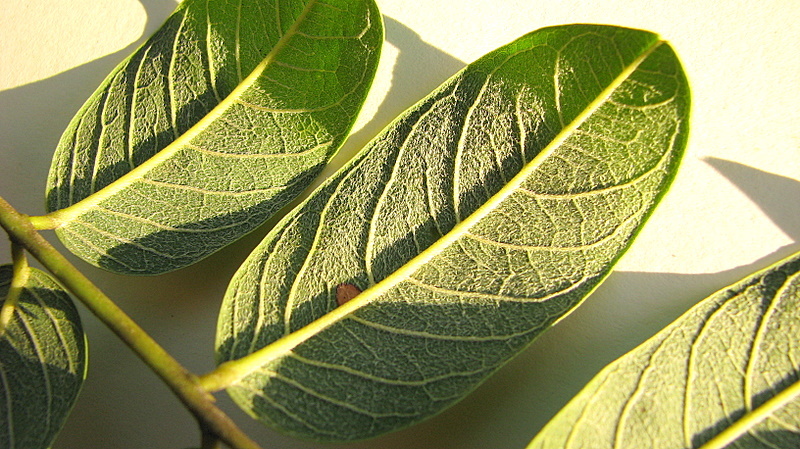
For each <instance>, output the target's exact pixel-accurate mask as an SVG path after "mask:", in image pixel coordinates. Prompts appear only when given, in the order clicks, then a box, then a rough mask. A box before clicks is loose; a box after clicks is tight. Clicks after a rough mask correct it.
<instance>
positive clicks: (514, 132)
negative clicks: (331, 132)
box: [217, 25, 688, 440]
mask: <svg viewBox="0 0 800 449" xmlns="http://www.w3.org/2000/svg"><path fill="white" fill-rule="evenodd" d="M687 89H688V88H687V85H686V81H685V79H684V76H683V72H682V70H681V67H680V64H679V62H678V60H677V58H676V57H675V55H674V53H673V51H672V49H671V48H670V47H669V45H667V44H666V43H664V42H662V41H660V40H659V39H658V37H657V36H656V35H654V34H652V33H648V32H645V31H638V30H631V29H624V28H617V27H606V26H594V25H572V26H564V27H555V28H546V29H542V30H539V31H537V32H534V33H531V34H529V35H527V36H524V37H522V38H520V39H519V40H517V41H515V42H513V43H511V44H509V45H507V46H504V47H502V48H500V49H498V50H496V51H493V52H491V53H489V54H488V55H486V56H485V57H483V58H481V59H479V60H478V61H476V62H474V63H473V64H470V65H469V66H468V67H467V68H465V69H464V70H463V71H462V72H460V73H458V74H457V75H456V76H454V77H453V78H452V79H450V80H449V81H448V82H446V83H445V84H444V85H443V86H441V87H440V88H439V89H438V90H437V91H435V92H434V93H433V94H431V95H430V96H429V97H428V98H426V99H424V100H423V101H421V102H420V103H419V104H417V105H416V106H414V107H413V108H411V109H410V110H409V111H407V112H406V113H405V114H404V115H403V116H402V117H400V118H399V119H398V120H397V121H396V122H395V123H393V124H392V125H391V126H390V127H389V128H388V129H387V130H385V131H384V132H383V133H382V134H381V135H380V136H379V137H378V138H376V140H374V141H373V142H372V143H371V144H370V145H369V146H368V147H367V148H365V149H364V150H363V151H362V152H361V153H359V155H357V156H356V157H355V158H354V160H353V161H351V163H350V164H348V166H346V167H344V168H343V169H342V170H340V171H339V172H338V173H337V174H335V175H334V176H332V177H331V179H329V180H328V181H327V182H326V183H325V184H324V185H323V186H321V187H320V188H319V189H318V190H317V191H316V192H315V193H314V194H312V195H311V196H310V197H309V199H308V200H307V201H306V202H305V203H304V204H303V205H301V206H300V207H298V208H297V209H296V210H295V211H294V212H293V213H292V214H290V215H288V216H287V217H286V218H285V219H284V220H283V221H282V222H281V223H280V224H279V225H278V226H277V227H276V228H275V229H273V231H272V232H271V233H270V235H268V236H267V237H266V239H265V240H264V242H262V244H261V245H260V246H259V247H258V248H257V249H256V251H255V252H254V253H253V254H252V255H251V257H250V258H249V259H248V260H247V261H246V263H245V264H244V265H243V266H242V267H241V269H240V270H239V271H238V273H237V274H236V276H235V278H234V279H233V281H232V283H231V285H230V287H229V290H228V293H227V295H226V298H225V301H224V304H223V310H222V313H221V316H220V321H219V327H218V334H217V351H218V358H219V361H220V362H224V361H231V360H236V359H239V360H236V361H234V362H230V363H227V364H225V366H223V367H221V368H220V369H221V371H226V372H228V373H232V376H233V377H231V379H234V378H236V377H237V376H244V375H246V374H248V373H251V374H250V375H249V376H246V377H244V378H242V379H239V380H238V382H236V383H235V384H234V385H232V386H231V388H229V390H228V391H229V392H230V394H231V395H232V396H233V398H234V399H235V400H236V401H237V402H238V403H239V405H240V406H242V407H243V408H244V409H245V410H246V411H248V412H249V413H251V414H252V415H254V416H256V417H257V418H259V419H261V420H262V421H264V422H266V423H268V424H270V425H274V426H276V427H279V428H281V429H283V430H284V431H286V432H289V433H294V434H298V435H302V436H305V437H310V438H316V439H322V440H352V439H360V438H366V437H370V436H374V435H376V434H379V433H382V432H386V431H390V430H393V429H397V428H400V427H404V426H407V425H410V424H412V423H414V422H416V421H419V420H421V419H423V418H425V417H428V416H431V415H433V414H435V413H438V412H440V411H441V410H442V409H444V408H445V407H447V406H449V405H451V404H453V403H454V402H456V401H458V400H459V399H460V398H462V397H463V396H464V395H465V394H466V393H468V392H469V391H470V390H472V389H473V388H475V387H476V385H477V384H478V383H480V382H481V381H483V380H484V379H486V377H487V376H489V375H490V374H491V373H492V372H494V371H495V370H496V369H498V367H499V366H500V365H502V364H503V363H504V362H506V361H507V360H508V359H509V358H510V357H512V356H513V355H514V354H516V353H517V352H519V351H520V350H521V349H522V348H524V347H525V346H526V345H527V344H528V343H530V342H531V340H532V339H533V338H535V337H536V336H537V335H539V334H540V333H541V332H543V331H544V330H546V329H547V328H548V327H550V326H551V325H552V324H553V323H554V322H555V321H557V320H558V319H559V318H560V317H562V316H563V315H564V314H566V313H568V312H569V311H570V310H571V309H573V308H574V307H575V306H576V305H577V304H578V303H580V301H581V300H582V299H583V298H584V297H585V296H586V295H588V294H589V292H591V291H592V289H594V288H595V287H596V286H597V285H598V283H599V282H600V281H601V280H602V279H603V278H604V277H605V276H606V274H607V273H608V272H609V270H610V269H611V267H612V265H613V264H614V262H615V261H616V260H617V259H618V258H619V257H620V255H621V254H622V252H623V251H624V250H625V249H626V248H627V246H628V244H629V241H630V239H631V238H632V237H633V236H634V234H636V232H637V230H638V229H639V227H640V225H641V224H642V222H643V221H644V220H645V218H646V217H647V216H648V215H649V213H650V211H651V210H652V209H653V207H654V205H655V204H656V202H657V201H658V199H659V198H660V196H661V195H662V194H663V192H664V191H665V189H666V188H667V185H668V184H669V182H670V180H671V179H672V177H673V175H674V172H675V170H676V167H677V163H678V159H679V158H680V155H681V153H682V150H683V146H684V140H685V131H686V117H687V114H688V90H687ZM342 284H350V285H352V286H354V287H355V288H353V289H350V290H352V292H353V293H354V294H356V295H355V296H354V295H347V296H348V299H349V300H347V301H341V302H342V303H343V304H342V305H341V306H339V305H338V302H337V292H338V291H339V290H340V288H339V286H340V285H342ZM358 290H363V291H362V292H360V293H358ZM338 296H340V299H341V296H342V295H338ZM353 296H354V297H353ZM251 353H252V354H251ZM248 354H250V355H248ZM240 358H241V359H240Z"/></svg>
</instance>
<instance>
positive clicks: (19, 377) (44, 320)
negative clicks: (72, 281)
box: [0, 265, 86, 449]
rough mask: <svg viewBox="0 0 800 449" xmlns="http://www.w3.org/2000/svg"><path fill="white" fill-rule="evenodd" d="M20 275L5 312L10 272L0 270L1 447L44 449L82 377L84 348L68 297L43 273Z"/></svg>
mask: <svg viewBox="0 0 800 449" xmlns="http://www.w3.org/2000/svg"><path fill="white" fill-rule="evenodd" d="M23 275H24V276H25V277H26V279H24V280H22V281H20V283H21V285H20V287H21V290H20V291H19V292H18V295H17V296H16V298H15V299H14V300H13V302H14V305H13V306H10V305H9V304H6V301H8V300H7V299H6V298H8V296H9V295H8V294H9V291H10V290H11V281H12V268H11V266H10V265H3V266H0V298H2V299H3V305H4V306H6V307H4V310H3V311H4V312H6V311H8V312H11V313H10V314H8V315H6V313H3V316H4V318H7V319H8V321H7V322H4V323H3V325H2V328H3V330H2V335H0V447H6V448H20V449H38V448H41V449H44V448H48V447H50V445H51V444H52V442H53V439H54V438H55V437H56V434H57V433H58V432H59V430H61V427H62V425H63V424H64V421H65V420H66V418H67V415H68V414H69V412H70V410H72V406H73V405H74V403H75V400H76V399H77V396H78V392H79V391H80V388H81V385H82V384H83V380H84V378H85V377H86V342H85V337H84V334H83V328H82V327H81V320H80V317H79V316H78V311H77V310H76V309H75V306H74V305H73V303H72V300H71V299H70V297H69V295H68V294H67V293H66V292H65V291H64V290H63V289H62V288H61V287H60V286H59V285H58V284H57V283H56V282H55V281H54V280H53V279H52V278H51V277H50V276H49V275H47V274H46V273H44V272H42V271H39V270H37V269H34V268H26V273H24V274H23ZM9 306H10V307H9ZM3 321H5V319H4V320H3Z"/></svg>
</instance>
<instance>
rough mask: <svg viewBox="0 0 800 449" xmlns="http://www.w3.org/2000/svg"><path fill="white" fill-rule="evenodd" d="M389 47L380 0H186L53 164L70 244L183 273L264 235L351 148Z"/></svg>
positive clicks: (78, 125) (126, 265)
mask: <svg viewBox="0 0 800 449" xmlns="http://www.w3.org/2000/svg"><path fill="white" fill-rule="evenodd" d="M382 39H383V25H382V19H381V17H380V13H379V12H378V9H377V7H376V5H375V3H374V2H373V1H372V0H242V1H235V2H233V1H227V0H218V1H206V0H186V1H184V2H182V3H181V4H180V5H179V6H178V8H177V10H176V11H175V12H174V13H173V14H172V15H171V16H170V17H169V18H168V19H167V21H166V23H165V24H164V25H163V26H162V28H161V29H160V30H159V31H158V32H156V33H155V35H153V36H152V37H151V38H150V39H149V40H148V41H147V42H146V43H145V44H144V45H143V46H142V47H141V48H139V49H138V50H137V51H136V52H135V53H134V54H133V55H131V56H130V57H129V58H128V59H126V60H125V61H123V62H122V63H121V64H120V65H119V66H118V67H117V68H116V69H115V70H114V71H113V72H112V73H111V74H110V75H109V76H108V78H106V80H105V81H104V82H103V84H102V85H101V86H100V87H99V88H98V90H97V91H96V92H95V93H94V94H93V95H92V97H91V98H90V99H89V100H88V101H87V103H86V104H85V105H84V106H83V108H82V109H81V110H80V111H79V113H78V114H77V115H76V116H75V118H74V119H73V120H72V122H71V123H70V125H69V127H68V129H67V130H66V131H65V133H64V135H63V136H62V138H61V141H60V143H59V145H58V148H57V150H56V153H55V156H54V158H53V162H52V167H51V170H50V175H49V179H48V186H47V204H48V210H49V211H51V212H52V213H51V214H50V216H51V217H52V218H53V219H54V220H55V221H56V223H57V225H58V229H57V232H58V235H59V237H60V238H61V240H62V242H63V243H64V244H65V245H66V246H67V247H68V248H69V249H70V250H71V251H72V252H73V253H75V254H76V255H78V256H80V257H81V258H83V259H85V260H87V261H89V262H91V263H93V264H95V265H97V266H100V267H103V268H106V269H109V270H111V271H115V272H120V273H126V274H157V273H163V272H166V271H170V270H174V269H177V268H181V267H184V266H186V265H189V264H191V263H194V262H196V261H197V260H199V259H202V258H203V257H206V256H207V255H209V254H211V253H213V252H214V251H216V250H218V249H219V248H221V247H223V246H225V245H226V244H228V243H230V242H232V241H234V240H236V239H237V238H239V237H241V236H242V235H244V234H245V233H247V232H249V231H251V230H253V229H254V228H255V227H257V226H259V225H260V224H262V223H263V222H264V221H265V220H266V219H268V218H269V217H270V216H271V215H272V214H273V213H274V212H276V211H277V210H278V209H280V208H281V207H282V206H284V205H285V204H287V203H288V202H289V201H290V200H291V199H292V198H294V197H295V196H296V195H297V194H299V193H300V192H301V191H302V190H303V189H304V188H305V187H306V186H307V185H308V184H309V183H310V182H311V180H313V178H314V177H315V176H316V175H317V174H318V173H319V171H320V170H321V168H322V167H323V166H324V165H325V164H326V163H327V161H328V160H329V158H330V157H331V156H332V155H333V154H334V153H335V152H336V150H337V149H338V148H339V146H340V145H341V143H342V142H343V140H344V139H345V137H346V136H347V133H348V132H349V130H350V128H351V127H352V125H353V123H354V121H355V119H356V116H357V114H358V112H359V110H360V108H361V105H362V104H363V101H364V98H365V96H366V93H367V90H368V88H369V86H370V84H371V82H372V78H373V75H374V72H375V69H376V67H377V62H378V56H379V50H380V46H381V43H382Z"/></svg>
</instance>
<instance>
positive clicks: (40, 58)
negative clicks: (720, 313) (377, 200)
mask: <svg viewBox="0 0 800 449" xmlns="http://www.w3.org/2000/svg"><path fill="white" fill-rule="evenodd" d="M701 4H702V6H701ZM378 5H379V7H380V8H381V10H382V12H383V14H384V15H385V16H384V17H385V21H386V39H387V42H386V44H385V46H384V51H383V57H382V60H381V64H380V67H379V72H378V75H377V78H376V80H375V83H374V87H373V91H372V92H371V94H370V97H369V100H368V103H367V105H366V106H365V108H364V111H363V113H362V115H361V118H360V120H359V123H358V124H357V125H356V128H355V132H354V134H353V136H352V137H351V139H350V141H348V143H347V144H346V145H345V147H344V149H343V150H342V151H341V152H340V154H339V156H337V158H336V160H335V163H334V164H333V165H334V166H335V165H338V164H341V162H343V161H344V160H346V159H347V158H348V157H350V156H351V155H352V154H353V153H354V152H355V151H356V150H357V149H358V148H360V147H361V146H362V145H363V144H364V143H366V142H367V141H368V140H369V139H370V138H371V137H372V136H374V135H375V134H376V133H377V132H378V131H379V130H380V129H381V128H382V127H383V126H385V125H386V124H387V123H388V122H389V121H390V120H391V119H392V118H393V117H394V116H396V115H397V114H398V113H400V112H401V111H402V110H403V109H405V108H406V107H408V106H410V105H411V104H413V103H414V102H416V101H417V100H418V99H420V98H421V97H422V96H424V95H425V94H427V93H428V92H429V91H430V90H431V89H433V88H434V87H436V86H437V85H438V84H439V83H441V82H442V81H444V80H445V79H446V78H447V77H449V76H450V75H452V74H453V73H454V72H455V71H457V70H458V69H460V68H461V67H463V66H464V65H465V64H466V63H467V62H470V61H472V60H474V59H476V58H478V57H479V56H481V55H483V54H484V53H486V52H489V51H491V50H493V49H494V48H496V47H498V46H500V45H503V44H505V43H507V42H509V41H511V40H513V39H515V38H517V37H519V36H520V35H522V34H525V33H527V32H529V31H533V30H535V29H537V28H541V27H543V26H549V25H557V24H567V23H576V22H592V23H604V24H613V25H622V26H629V27H635V28H643V29H648V30H651V31H655V32H657V33H659V34H661V35H662V36H663V38H664V39H666V40H669V41H670V42H671V43H672V45H673V46H674V47H675V49H676V50H677V52H678V54H679V55H680V57H681V59H682V61H683V63H684V66H685V69H686V72H687V74H688V76H689V80H690V82H691V86H692V96H693V112H692V121H691V135H690V140H689V146H688V149H687V155H686V158H685V160H684V163H683V166H682V168H681V171H680V173H679V175H678V177H677V179H676V181H675V184H674V186H673V188H672V190H671V191H670V193H669V194H668V195H667V196H666V198H665V200H664V201H663V203H662V204H661V205H660V206H659V208H658V209H657V210H656V213H655V214H654V215H653V217H652V219H651V220H650V222H649V223H648V224H647V225H646V226H645V228H644V231H643V232H642V233H641V235H640V236H639V237H638V239H637V241H636V242H635V244H634V245H633V247H632V248H631V250H630V251H629V252H628V254H627V255H626V256H625V257H624V258H623V260H622V261H621V262H620V264H619V265H618V267H617V270H616V272H615V273H613V274H612V275H611V276H610V277H609V278H608V280H607V281H606V283H605V284H604V285H603V286H602V287H601V288H600V289H599V290H598V291H597V292H596V293H595V294H594V295H593V296H591V297H590V298H589V299H588V300H587V302H586V303H585V304H584V305H583V306H581V308H579V309H578V310H577V311H576V312H575V313H573V314H572V315H570V316H569V317H567V318H566V319H565V320H564V321H562V322H561V323H560V324H559V325H558V326H556V327H555V328H554V329H552V330H551V331H549V332H548V333H546V334H545V335H544V336H543V337H542V338H540V339H539V340H538V341H537V342H535V343H534V344H533V345H532V346H531V347H530V348H529V349H528V350H526V351H525V352H524V353H522V354H521V355H520V356H519V357H518V358H517V359H515V360H514V361H512V362H511V363H509V364H508V365H507V366H505V367H504V368H503V369H502V370H501V371H500V372H499V373H498V374H497V375H496V376H494V377H493V378H492V379H490V380H489V381H488V382H486V383H485V384H484V385H483V386H481V387H480V388H479V389H478V390H477V391H476V392H475V393H473V394H472V395H471V396H469V397H468V398H467V399H465V400H464V401H462V402H461V403H459V404H458V405H457V406H455V407H453V408H452V409H450V410H448V411H447V412H445V413H443V414H442V415H440V416H438V417H436V418H434V419H431V420H429V421H427V422H425V423H423V424H421V425H418V426H415V427H412V428H409V429H407V430H404V431H401V432H397V433H394V434H390V435H387V436H384V437H381V438H378V439H374V440H370V441H364V442H359V443H354V444H348V445H339V446H334V447H339V448H343V449H344V448H347V449H350V448H353V449H355V448H358V449H373V448H375V449H376V448H381V449H401V448H402V449H423V448H424V449H430V448H434V449H456V448H458V449H486V448H492V449H521V448H523V447H525V445H526V444H527V442H528V441H529V440H530V439H531V437H532V436H533V435H534V434H535V433H536V432H537V431H538V430H539V429H540V428H541V426H543V425H544V424H545V423H546V422H547V420H548V419H549V418H550V417H552V415H553V414H554V413H556V412H557V411H558V410H559V409H560V408H561V407H562V406H563V405H564V404H565V403H566V401H568V400H569V398H571V397H572V395H574V394H575V393H576V392H577V391H578V390H579V389H580V388H581V387H582V386H583V385H584V384H585V382H587V381H588V380H589V379H590V378H591V377H592V376H593V375H594V374H595V373H596V372H597V371H598V370H599V369H601V368H602V367H603V366H604V365H606V364H607V363H609V362H610V361H612V360H614V359H615V358H616V357H618V356H620V355H622V354H623V353H624V352H626V351H627V350H629V349H631V348H633V347H634V346H636V345H637V344H639V343H641V342H642V341H643V340H645V339H646V338H647V337H649V336H650V335H652V334H653V333H655V332H656V331H657V330H658V329H660V328H661V327H663V326H664V325H666V324H667V323H669V322H670V321H672V320H673V319H674V318H676V317H677V316H678V315H680V314H681V313H682V312H683V311H685V310H686V309H687V308H689V307H690V306H691V305H692V304H694V303H695V302H697V301H698V300H700V299H702V298H703V297H705V296H707V295H709V294H710V293H712V292H713V291H715V290H716V289H718V288H721V287H723V286H725V285H727V284H730V283H732V282H734V281H736V280H738V279H739V278H741V277H743V276H745V275H746V274H748V273H749V272H751V271H754V270H756V269H760V268H762V267H765V266H766V265H768V264H770V263H772V262H774V261H776V260H778V259H779V258H781V257H783V256H786V255H788V254H790V253H792V252H794V251H798V250H800V243H798V242H800V160H798V147H800V108H798V105H800V89H798V85H800V83H799V82H800V52H798V50H797V42H800V27H798V26H797V25H796V24H797V23H798V21H800V2H797V1H794V0H771V1H754V0H751V1H745V0H738V1H737V0H728V1H716V2H696V1H689V0H683V1H670V2H664V1H660V0H640V1H637V2H631V1H630V0H603V1H580V2H578V1H555V2H553V1H549V2H545V1H538V0H527V1H518V0H469V1H467V2H464V1H459V0H438V1H435V2H412V1H403V0H378ZM174 6H175V3H174V2H173V1H172V0H138V1H137V0H100V1H98V0H7V1H3V2H0V44H1V45H0V195H2V196H3V197H4V198H6V199H7V200H8V201H10V202H11V203H12V204H13V205H14V206H15V207H17V208H18V209H19V210H20V211H22V212H25V213H28V214H41V213H43V212H44V206H43V203H44V200H43V197H44V192H43V191H44V184H45V178H46V175H47V171H48V169H49V165H50V157H51V155H52V151H53V149H54V148H55V145H56V142H57V141H58V138H59V136H60V134H61V132H62V130H63V129H64V128H65V127H66V125H67V123H68V121H69V119H70V118H71V117H72V115H73V114H74V113H75V111H76V110H77V109H78V108H79V107H80V105H81V104H82V103H83V101H84V100H85V99H86V98H87V97H88V96H89V95H90V94H91V92H92V91H93V90H94V89H95V88H96V87H97V85H98V84H99V83H100V81H101V80H102V79H103V78H104V77H105V75H106V74H107V73H108V72H109V71H110V70H111V69H112V68H113V67H114V66H115V65H116V64H117V63H118V62H119V61H120V60H121V59H122V58H124V57H125V56H126V55H128V54H129V53H130V52H132V51H133V50H134V49H135V48H136V46H137V45H138V44H139V43H141V41H142V40H143V38H145V37H146V36H148V35H149V34H151V33H152V32H153V31H155V29H156V28H157V27H158V26H159V25H160V24H161V23H162V22H163V20H164V19H165V18H166V17H167V16H168V15H169V14H170V13H171V11H172V10H173V9H174ZM331 171H332V169H329V170H327V171H326V172H325V174H326V175H327V174H329V173H331ZM265 232H266V228H264V229H261V230H259V231H257V232H255V233H254V234H253V235H251V236H248V237H247V238H245V239H244V240H243V241H241V242H239V243H237V244H235V245H233V246H232V247H229V248H227V249H225V250H223V251H221V252H220V253H218V254H216V255H214V256H212V257H211V258H209V259H207V260H205V261H203V262H201V263H200V264H197V265H195V266H193V267H190V268H188V269H184V270H181V271H178V272H176V273H172V274H168V275H164V276H159V277H155V278H125V277H121V276H117V275H111V274H108V273H105V272H103V271H101V270H98V269H95V268H93V267H89V266H87V265H86V264H85V263H83V262H80V261H76V264H77V265H78V266H79V267H81V268H82V269H84V270H85V273H86V274H87V275H88V276H89V277H90V278H91V279H93V280H94V281H96V283H97V284H98V285H99V286H100V287H101V288H103V289H104V290H105V291H106V292H107V293H108V294H109V296H111V297H112V298H114V299H115V300H116V301H118V303H119V305H120V306H121V307H122V308H123V309H125V310H126V311H127V312H128V313H129V314H130V315H131V316H132V317H133V318H134V319H135V320H137V321H138V322H139V323H140V324H141V325H142V326H143V327H144V328H145V329H146V330H147V331H148V332H150V333H151V334H152V336H153V337H155V338H156V339H157V340H158V341H159V342H160V343H161V344H162V345H163V346H165V347H166V348H167V350H169V351H170V352H172V353H173V354H174V355H175V356H176V357H177V358H178V359H179V360H180V361H181V362H183V363H185V364H186V366H187V367H189V368H190V369H191V370H194V371H196V372H198V373H202V372H206V371H208V370H210V369H212V368H213V356H212V347H213V338H214V329H215V326H216V313H217V311H218V308H219V302H220V299H221V297H222V294H223V292H224V290H225V286H226V283H227V280H228V278H229V277H230V276H231V275H232V273H233V271H234V270H235V268H236V266H237V265H238V264H239V263H240V262H241V261H242V260H243V259H244V257H246V255H247V252H248V251H249V249H250V248H252V247H253V246H254V245H255V244H256V242H258V241H259V240H260V238H261V237H262V236H263V235H264V234H265ZM48 237H49V238H51V239H52V237H53V236H52V235H48ZM52 240H54V239H52ZM73 260H74V258H73ZM9 261H10V256H9V252H8V244H7V242H6V241H5V239H3V241H2V243H0V263H7V262H9ZM82 312H85V311H84V310H82ZM83 316H84V325H85V327H86V329H87V332H88V335H89V339H90V369H89V378H88V380H87V382H86V384H85V387H84V390H83V393H82V395H81V397H80V399H79V401H78V404H77V405H76V408H75V410H74V412H73V414H72V415H71V417H70V418H69V420H68V422H67V425H66V429H65V430H64V431H63V432H62V434H61V435H60V436H59V438H58V440H57V442H56V444H55V449H72V448H75V449H77V448H81V449H84V448H105V447H113V448H117V449H140V448H150V449H161V448H164V449H167V448H169V449H176V448H185V447H189V446H192V445H197V444H198V432H197V430H196V426H195V424H194V422H193V420H192V418H191V417H190V416H189V414H188V413H186V412H185V411H184V410H183V408H182V407H181V405H180V404H179V403H178V401H177V400H176V399H175V398H174V397H173V396H172V395H171V394H170V393H169V391H168V390H167V389H166V387H164V386H163V385H162V384H161V383H160V381H159V380H158V379H157V378H156V377H155V376H154V375H153V374H152V373H151V372H149V371H148V370H147V369H146V368H145V367H144V365H143V364H142V363H141V362H140V361H139V360H138V359H137V358H135V356H133V355H132V353H131V352H130V351H128V350H127V348H125V347H124V346H123V345H122V344H121V343H119V341H118V340H117V339H116V337H114V336H113V335H112V334H111V333H110V332H109V331H108V330H107V329H106V328H105V327H103V326H102V325H101V324H99V323H98V322H97V320H95V319H94V318H93V317H92V316H90V315H88V314H86V313H84V314H83ZM219 398H220V403H221V404H222V406H223V407H224V408H225V409H226V410H230V411H231V414H232V416H233V417H234V419H235V420H236V421H237V422H239V423H240V424H241V425H242V426H243V427H244V428H245V429H246V430H247V431H248V432H249V433H250V434H251V435H252V436H253V437H254V438H255V439H257V440H258V441H259V442H260V443H261V444H262V445H263V446H264V448H265V449H269V448H280V449H300V448H303V449H311V448H321V447H331V446H328V445H321V444H315V443H310V442H305V441H298V440H295V439H292V438H288V437H285V436H282V435H279V434H276V433H275V432H273V431H271V430H269V429H266V428H263V427H262V426H261V425H259V424H257V423H255V422H253V421H251V420H250V418H248V417H247V416H245V415H244V414H243V413H241V412H239V411H238V410H237V409H236V408H235V406H233V405H232V404H231V402H230V401H229V400H228V399H227V397H226V396H225V395H224V394H221V395H219Z"/></svg>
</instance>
